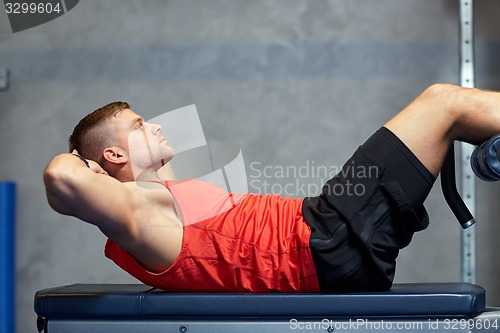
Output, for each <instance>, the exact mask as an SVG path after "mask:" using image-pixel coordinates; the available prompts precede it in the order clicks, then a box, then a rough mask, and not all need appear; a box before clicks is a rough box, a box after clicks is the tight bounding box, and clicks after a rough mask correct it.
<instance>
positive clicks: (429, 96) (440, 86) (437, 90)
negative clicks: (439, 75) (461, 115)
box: [418, 83, 464, 103]
mask: <svg viewBox="0 0 500 333" xmlns="http://www.w3.org/2000/svg"><path fill="white" fill-rule="evenodd" d="M463 89H464V88H463V87H460V86H457V85H454V84H448V83H435V84H433V85H431V86H429V87H428V88H427V89H425V90H424V91H423V93H422V94H421V95H420V96H419V97H418V98H419V99H422V100H427V101H429V102H432V103H434V102H436V101H438V100H441V99H449V98H450V96H451V95H453V94H456V93H458V92H460V91H461V90H463Z"/></svg>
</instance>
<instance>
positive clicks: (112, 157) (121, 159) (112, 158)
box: [102, 147, 128, 164]
mask: <svg viewBox="0 0 500 333" xmlns="http://www.w3.org/2000/svg"><path fill="white" fill-rule="evenodd" d="M102 156H103V157H104V159H105V160H106V161H108V162H109V163H113V164H125V163H127V162H128V156H127V154H126V152H125V151H124V150H123V149H122V148H120V147H109V148H106V149H104V151H103V152H102Z"/></svg>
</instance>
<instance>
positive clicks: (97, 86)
mask: <svg viewBox="0 0 500 333" xmlns="http://www.w3.org/2000/svg"><path fill="white" fill-rule="evenodd" d="M499 7H500V4H499V2H498V1H478V2H477V4H476V8H475V9H476V22H477V23H476V37H477V44H476V55H477V67H476V68H477V85H478V86H480V87H483V88H489V89H496V88H500V77H499V76H500V66H498V65H497V62H498V59H499V58H500V57H499V53H500V36H499V35H498V33H497V31H499V30H498V28H499V27H498V22H496V21H495V16H496V15H497V13H498V12H499V10H500V8H499ZM0 67H6V68H8V69H10V71H11V86H10V89H9V90H8V91H6V92H0V138H1V142H2V145H1V148H0V152H1V153H0V154H1V159H0V178H1V179H5V180H14V181H16V182H17V184H18V200H19V201H18V202H19V207H18V219H17V267H16V274H17V278H16V281H17V289H16V290H17V292H16V295H17V301H16V309H17V328H18V329H17V331H18V332H35V329H36V328H35V314H34V313H33V310H32V308H33V295H34V293H35V292H36V291H37V290H38V289H42V288H46V287H51V286H57V285H62V284H71V283H74V282H83V283H97V282H102V283H122V282H135V280H134V279H132V278H131V277H129V276H127V274H125V273H123V272H121V271H120V270H119V269H118V268H117V267H115V266H114V265H113V263H111V262H110V261H108V260H107V259H106V258H104V256H103V244H104V241H105V239H104V237H103V236H101V235H100V233H99V231H98V230H96V228H94V227H92V226H89V225H86V224H85V223H82V222H79V221H77V220H76V219H74V218H71V217H65V216H60V215H58V214H56V213H55V212H54V211H52V210H51V209H50V207H49V206H48V204H47V202H46V199H45V194H44V187H43V184H42V172H43V169H44V167H45V166H46V164H47V162H48V161H49V159H50V158H51V157H52V156H53V155H55V154H57V153H59V152H62V151H65V150H66V149H67V148H66V140H67V137H68V136H69V134H70V133H71V130H72V128H73V126H74V124H75V123H76V122H77V121H78V120H79V119H80V118H81V117H83V116H84V115H85V114H86V113H88V112H90V111H92V110H94V109H96V108H97V107H99V106H101V105H103V104H105V103H108V102H110V101H114V100H126V101H128V102H129V103H131V104H132V106H133V108H134V109H135V111H137V112H138V113H140V114H142V115H143V116H144V117H145V118H146V119H148V118H152V117H154V116H156V115H159V114H161V113H164V112H166V111H167V110H171V109H175V108H178V107H181V106H184V105H188V104H193V103H195V104H196V105H197V107H198V111H199V113H200V117H201V121H202V124H203V126H204V130H205V134H206V136H207V137H208V138H209V139H213V140H224V141H230V142H234V143H236V144H237V145H239V146H240V147H241V150H242V153H243V157H244V159H245V162H246V164H247V172H248V176H249V178H251V179H252V178H256V171H255V170H253V171H252V169H250V164H251V163H256V162H257V163H259V165H261V166H262V167H263V166H267V165H270V166H295V167H300V166H302V165H305V164H306V163H314V164H315V165H328V166H338V167H340V166H341V165H342V163H343V162H344V161H345V160H346V159H347V158H348V157H349V156H350V154H351V153H352V151H353V150H354V149H355V148H356V147H357V145H359V144H360V143H361V142H362V141H363V140H364V139H365V138H367V137H368V136H369V135H370V134H371V133H372V132H373V131H374V130H376V129H377V128H378V127H380V126H381V125H382V124H383V123H384V122H385V121H386V120H388V119H389V118H390V117H392V116H393V115H395V114H396V113H397V112H398V111H399V110H401V109H402V108H403V107H404V106H405V105H406V104H407V103H409V102H410V101H411V100H412V99H413V98H415V97H416V96H417V95H418V94H419V92H420V91H422V90H423V89H424V88H425V87H427V86H428V85H430V84H431V83H434V82H449V83H458V82H459V76H458V2H457V1H452V0H434V1H420V0H379V1H370V0H344V1H342V0H315V1H305V0H272V1H271V0H256V1H245V0H212V1H206V0H170V1H160V0H156V1H155V0H148V1H142V2H137V1H120V0H107V1H98V0H86V1H80V3H79V4H78V5H77V7H75V9H73V10H72V11H70V12H69V13H67V14H66V15H64V16H62V17H60V18H58V19H56V20H54V21H51V22H49V23H46V24H44V25H42V26H39V27H36V28H33V29H30V30H27V31H24V32H19V33H16V34H13V33H12V32H11V31H10V28H9V26H8V22H7V17H6V15H5V13H3V12H2V13H0ZM166 135H167V136H168V133H166ZM254 165H255V164H254ZM274 178H276V179H271V180H270V181H273V180H274V181H276V183H278V184H286V183H287V182H290V181H293V180H291V179H289V178H287V179H284V178H280V177H274ZM306 181H310V182H312V183H317V182H319V181H321V179H318V177H311V179H306ZM251 190H253V191H261V190H262V188H258V186H257V187H256V186H254V187H253V188H251ZM499 191H500V186H499V185H498V184H484V183H479V184H478V197H479V203H478V208H479V210H480V213H479V214H478V220H479V223H478V234H479V235H478V236H479V241H478V261H479V266H478V283H479V284H481V285H483V286H484V287H486V288H487V290H488V302H489V304H491V305H499V304H500V282H498V281H499V280H498V278H497V276H498V275H499V269H500V268H499V266H500V265H499V264H498V263H497V261H496V260H495V259H494V258H495V253H496V252H497V251H498V250H499V245H498V241H497V235H498V229H499V227H498V226H497V221H496V220H497V219H496V216H497V215H498V208H496V207H498V204H497V200H498V199H497V198H498V197H499V196H498V195H499V194H500V193H499ZM427 208H428V211H429V214H430V216H431V220H432V222H431V226H430V227H429V229H428V230H427V231H425V232H422V233H420V234H418V235H416V236H415V238H414V242H413V243H412V245H411V246H410V247H409V248H407V249H405V250H404V251H402V253H401V256H400V259H399V263H398V272H397V276H396V281H397V282H427V281H459V280H460V232H461V231H460V228H459V226H458V224H457V222H456V221H455V220H454V218H453V216H452V214H451V213H450V211H449V209H448V208H447V206H446V204H445V202H444V200H443V198H442V195H441V192H440V188H439V186H437V187H436V188H435V189H434V190H433V192H432V193H431V195H430V197H429V199H428V200H427Z"/></svg>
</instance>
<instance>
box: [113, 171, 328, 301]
mask: <svg viewBox="0 0 500 333" xmlns="http://www.w3.org/2000/svg"><path fill="white" fill-rule="evenodd" d="M165 185H166V186H167V188H168V189H169V190H170V192H171V193H172V195H173V197H174V199H175V202H176V204H177V207H178V209H179V210H180V212H178V214H179V215H181V217H182V221H183V224H184V234H183V240H182V249H181V252H180V254H179V256H178V257H177V259H176V260H175V261H174V263H173V264H172V265H171V266H170V267H169V268H168V269H167V270H165V271H164V272H162V273H152V272H149V271H148V270H146V269H145V268H143V267H142V266H141V264H140V263H139V262H138V261H137V260H136V259H135V258H134V257H132V256H131V255H130V254H129V253H128V252H127V251H125V250H124V249H123V248H121V247H120V246H119V245H118V244H116V243H114V242H113V241H112V240H110V239H108V241H107V243H106V247H105V254H106V256H107V257H108V258H110V259H111V260H113V261H114V262H115V263H116V264H117V265H118V266H120V267H121V268H122V269H124V270H125V271H127V272H129V273H130V274H131V275H132V276H134V277H135V278H137V279H139V280H140V281H142V282H143V283H145V284H147V285H150V286H153V287H156V288H160V289H165V290H174V291H250V292H269V291H282V292H299V291H300V292H318V291H319V285H318V279H317V276H316V269H315V267H314V263H313V259H312V255H311V251H310V248H309V236H310V233H311V230H310V228H309V226H308V225H307V224H306V223H305V221H304V219H303V217H302V212H301V209H302V200H301V199H292V198H282V197H280V196H278V195H257V194H244V195H234V194H232V193H228V192H227V191H225V190H223V189H220V188H218V187H215V186H214V185H213V184H211V183H207V182H202V181H199V180H188V181H170V182H166V183H165Z"/></svg>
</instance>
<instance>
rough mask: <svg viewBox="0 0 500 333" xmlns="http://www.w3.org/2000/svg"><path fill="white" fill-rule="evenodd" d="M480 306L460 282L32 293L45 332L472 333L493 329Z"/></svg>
mask: <svg viewBox="0 0 500 333" xmlns="http://www.w3.org/2000/svg"><path fill="white" fill-rule="evenodd" d="M485 304H486V295H485V290H484V289H483V288H482V287H479V286H477V285H473V284H467V283H424V284H395V285H394V286H393V288H392V289H391V290H389V291H386V292H363V293H350V294H319V293H318V294H290V293H275V294H273V293H263V294H250V293H178V292H166V291H161V290H158V289H154V288H151V287H148V286H145V285H142V284H121V285H117V284H74V285H69V286H62V287H56V288H50V289H44V290H40V291H38V292H37V293H36V295H35V312H36V313H37V315H38V329H39V331H40V332H42V331H44V332H46V333H63V332H64V333H69V332H74V333H78V332H93V333H100V332H106V333H113V332H130V333H132V332H133V333H136V332H148V333H156V332H162V333H165V332H181V333H187V332H190V333H192V332H204V333H207V332H273V333H274V332H294V331H305V332H329V333H331V332H333V331H335V332H354V331H356V332H368V331H380V332H382V331H394V332H401V331H412V332H416V331H418V332H433V333H438V329H439V331H440V332H442V331H443V330H445V329H447V328H448V326H449V330H450V332H451V333H455V332H471V331H474V330H472V329H470V328H476V327H475V326H479V325H476V324H473V323H475V322H478V321H479V322H480V321H481V320H482V321H488V323H487V325H488V328H489V330H488V332H495V331H500V330H499V329H497V328H498V325H500V321H499V322H498V325H496V324H495V321H496V320H497V319H496V318H497V312H496V311H495V310H494V309H486V308H485ZM485 318H488V319H485ZM461 323H462V325H461ZM464 323H468V326H467V328H466V329H465V327H463V326H464ZM452 326H453V327H452ZM461 328H464V329H461Z"/></svg>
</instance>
